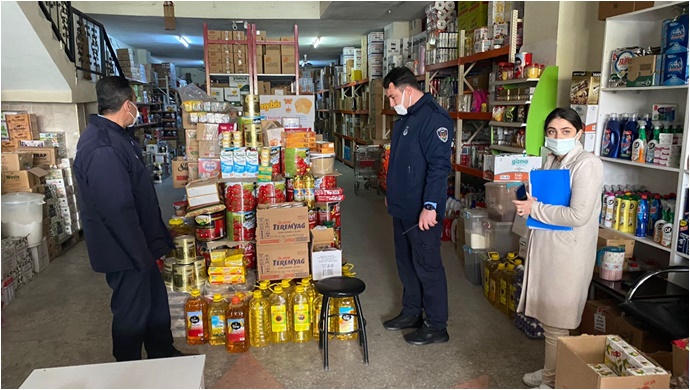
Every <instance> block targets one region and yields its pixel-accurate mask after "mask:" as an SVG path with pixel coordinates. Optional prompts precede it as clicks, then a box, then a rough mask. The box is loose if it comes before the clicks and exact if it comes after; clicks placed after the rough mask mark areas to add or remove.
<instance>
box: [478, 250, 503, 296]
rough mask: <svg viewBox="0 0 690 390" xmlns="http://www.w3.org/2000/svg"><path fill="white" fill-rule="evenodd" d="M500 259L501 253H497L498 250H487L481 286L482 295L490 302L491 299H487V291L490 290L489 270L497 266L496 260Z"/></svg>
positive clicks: (491, 270)
mask: <svg viewBox="0 0 690 390" xmlns="http://www.w3.org/2000/svg"><path fill="white" fill-rule="evenodd" d="M500 259H501V255H499V254H498V252H489V257H488V258H487V259H486V261H485V262H484V277H483V278H482V280H483V282H482V284H483V287H484V297H485V298H486V299H488V300H489V302H491V299H489V292H490V290H491V289H490V287H491V286H490V284H491V283H490V280H491V272H493V271H494V270H495V269H496V267H498V262H499V260H500Z"/></svg>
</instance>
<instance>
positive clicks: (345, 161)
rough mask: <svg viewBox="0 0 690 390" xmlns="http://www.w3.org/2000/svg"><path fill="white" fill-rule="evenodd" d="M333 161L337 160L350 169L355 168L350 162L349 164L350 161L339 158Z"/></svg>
mask: <svg viewBox="0 0 690 390" xmlns="http://www.w3.org/2000/svg"><path fill="white" fill-rule="evenodd" d="M335 159H336V160H338V161H340V162H341V163H343V164H345V165H347V166H348V167H350V168H354V166H355V164H354V163H352V162H350V161H347V160H345V159H344V158H341V157H338V156H336V157H335Z"/></svg>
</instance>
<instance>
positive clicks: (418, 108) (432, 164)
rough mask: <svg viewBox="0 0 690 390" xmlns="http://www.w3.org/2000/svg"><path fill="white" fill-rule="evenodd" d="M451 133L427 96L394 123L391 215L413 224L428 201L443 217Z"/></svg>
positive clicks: (447, 118) (448, 121)
mask: <svg viewBox="0 0 690 390" xmlns="http://www.w3.org/2000/svg"><path fill="white" fill-rule="evenodd" d="M453 134H454V131H453V121H452V120H451V119H450V116H449V115H448V113H447V112H446V110H444V109H443V108H441V107H440V106H439V105H438V104H437V103H436V102H435V101H434V99H433V98H432V96H431V95H430V94H428V93H425V94H424V96H423V97H422V98H421V99H419V101H418V102H417V103H415V104H414V105H412V106H411V107H410V108H408V110H407V115H404V116H402V117H401V118H400V119H398V120H397V121H396V122H395V125H394V127H393V137H392V141H391V152H390V161H389V164H388V177H387V187H388V188H387V200H388V213H389V214H390V215H391V216H393V217H395V218H400V219H404V220H414V221H417V220H418V219H419V214H420V213H421V211H422V207H423V206H424V203H425V202H432V203H436V215H437V218H438V219H439V220H440V219H442V218H443V215H444V214H445V209H446V197H447V196H446V194H447V186H448V174H449V173H450V171H451V168H452V167H451V163H450V157H451V156H450V154H451V143H452V142H453V139H454V138H453V137H454V136H453Z"/></svg>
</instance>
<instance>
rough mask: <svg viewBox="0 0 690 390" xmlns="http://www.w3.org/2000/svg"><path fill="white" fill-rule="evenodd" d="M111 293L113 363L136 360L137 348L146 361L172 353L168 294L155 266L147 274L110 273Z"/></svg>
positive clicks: (108, 278) (134, 272)
mask: <svg viewBox="0 0 690 390" xmlns="http://www.w3.org/2000/svg"><path fill="white" fill-rule="evenodd" d="M105 278H106V280H107V281H108V285H110V288H112V289H113V297H112V299H111V301H110V308H111V310H112V312H113V327H112V333H113V356H115V359H116V360H117V361H126V360H140V359H141V346H142V344H143V346H144V347H145V348H146V355H147V357H148V358H149V359H155V358H162V357H169V356H172V354H173V352H175V351H176V349H175V347H173V337H172V332H171V331H170V309H169V307H168V293H167V291H166V289H165V284H164V283H163V277H162V276H161V273H160V271H159V270H158V266H157V265H156V263H155V262H153V263H152V264H151V267H150V268H149V269H147V270H142V271H137V270H128V271H121V272H110V273H107V274H106V275H105Z"/></svg>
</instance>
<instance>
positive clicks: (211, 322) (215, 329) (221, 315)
mask: <svg viewBox="0 0 690 390" xmlns="http://www.w3.org/2000/svg"><path fill="white" fill-rule="evenodd" d="M227 310H228V303H227V302H225V299H223V296H222V295H220V294H213V302H211V303H210V304H209V305H208V329H209V332H210V338H209V340H208V342H209V344H211V345H225V339H226V329H225V312H226V311H227Z"/></svg>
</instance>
